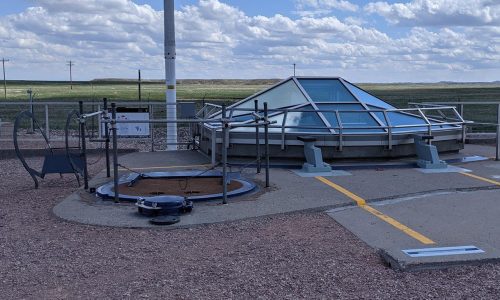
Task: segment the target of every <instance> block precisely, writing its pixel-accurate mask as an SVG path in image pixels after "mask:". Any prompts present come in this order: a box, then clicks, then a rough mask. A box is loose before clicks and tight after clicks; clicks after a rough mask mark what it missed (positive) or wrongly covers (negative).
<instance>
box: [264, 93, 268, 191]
mask: <svg viewBox="0 0 500 300" xmlns="http://www.w3.org/2000/svg"><path fill="white" fill-rule="evenodd" d="M268 116H269V114H268V111H267V102H264V122H265V123H264V136H265V141H266V142H265V143H266V147H265V150H264V151H265V155H266V188H267V187H269V118H268Z"/></svg>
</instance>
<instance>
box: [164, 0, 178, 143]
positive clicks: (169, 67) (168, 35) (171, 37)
mask: <svg viewBox="0 0 500 300" xmlns="http://www.w3.org/2000/svg"><path fill="white" fill-rule="evenodd" d="M163 3H164V7H165V8H164V11H165V17H164V18H165V79H166V84H167V92H166V100H167V120H177V104H176V102H177V99H176V98H177V95H176V90H175V85H176V84H175V55H176V53H175V20H174V0H164V2H163ZM176 144H177V124H176V123H168V124H167V150H177V145H176Z"/></svg>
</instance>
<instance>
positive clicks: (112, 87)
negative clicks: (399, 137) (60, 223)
mask: <svg viewBox="0 0 500 300" xmlns="http://www.w3.org/2000/svg"><path fill="white" fill-rule="evenodd" d="M276 82H278V80H276V79H269V80H179V82H178V85H177V96H178V99H180V100H182V99H197V100H201V99H205V100H207V101H208V102H214V101H215V100H222V101H217V103H221V102H225V103H231V102H234V101H237V100H239V99H243V98H246V97H248V96H250V95H252V94H254V93H256V92H258V91H260V90H262V89H264V88H266V87H269V86H271V85H273V84H275V83H276ZM359 85H360V87H362V88H363V89H365V90H367V91H369V92H370V93H372V94H374V95H375V96H377V97H379V98H381V99H383V100H385V101H387V102H389V103H390V104H392V105H394V106H396V107H399V108H404V107H407V106H408V102H427V101H428V102H431V101H440V102H442V101H500V82H496V83H433V84H420V83H398V84H377V83H364V84H359ZM7 86H8V89H7V94H8V100H9V101H27V100H28V95H27V93H26V90H27V89H29V88H31V89H32V90H33V93H34V95H35V101H38V102H40V101H78V100H83V101H89V102H90V101H92V102H94V103H97V102H99V101H100V99H102V98H104V97H106V98H108V99H109V100H110V101H123V100H130V101H137V100H138V87H137V83H136V82H133V81H127V80H119V79H116V80H94V81H90V82H75V83H74V84H73V89H70V85H69V82H30V81H12V82H8V84H7ZM0 97H1V93H0ZM164 99H165V85H164V83H162V82H161V81H145V82H143V83H142V100H143V101H164ZM2 101H4V100H3V97H2V98H0V104H1V102H2ZM465 117H466V118H467V119H470V120H476V121H481V122H491V123H492V122H494V121H495V117H496V111H495V110H494V109H493V108H492V107H491V106H474V107H472V106H471V107H467V109H466V113H465Z"/></svg>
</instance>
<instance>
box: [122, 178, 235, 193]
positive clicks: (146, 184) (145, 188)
mask: <svg viewBox="0 0 500 300" xmlns="http://www.w3.org/2000/svg"><path fill="white" fill-rule="evenodd" d="M242 186H243V184H242V183H241V182H239V181H236V180H231V183H230V184H229V185H228V186H227V191H228V192H231V191H234V190H237V189H239V188H241V187H242ZM118 188H119V190H120V194H125V195H131V196H146V197H149V196H162V195H175V196H182V197H184V196H203V195H211V194H218V193H222V178H220V177H198V178H187V177H186V178H146V179H141V180H139V181H137V182H136V183H135V185H134V186H131V187H129V186H128V183H124V184H120V185H119V186H118Z"/></svg>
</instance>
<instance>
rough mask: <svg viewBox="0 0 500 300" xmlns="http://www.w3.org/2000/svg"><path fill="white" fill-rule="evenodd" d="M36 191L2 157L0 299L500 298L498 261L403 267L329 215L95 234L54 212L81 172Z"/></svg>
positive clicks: (18, 168) (105, 230)
mask: <svg viewBox="0 0 500 300" xmlns="http://www.w3.org/2000/svg"><path fill="white" fill-rule="evenodd" d="M37 162H38V163H40V159H38V161H37ZM101 167H102V166H100V165H99V164H96V165H93V166H91V169H90V171H91V173H95V172H97V171H98V170H99V169H100V168H101ZM32 186H33V184H32V182H31V180H30V179H29V177H28V175H27V174H26V172H25V171H24V170H23V169H22V167H21V165H20V163H19V162H18V161H17V160H14V159H9V160H0V207H1V209H0V299H157V298H163V299H170V298H175V299H198V298H204V299H207V298H208V299H221V298H237V299H248V298H252V299H253V298H263V299H269V298H273V299H276V298H279V299H282V298H285V299H298V298H308V299H309V298H322V299H332V298H344V299H357V298H369V299H380V298H393V299H400V298H405V299H406V298H419V299H420V298H449V299H455V298H461V299H469V298H478V299H498V298H499V297H500V285H499V284H498V282H499V280H500V265H483V266H467V267H460V268H453V269H449V270H439V271H423V272H417V273H401V272H395V271H393V270H391V269H388V268H387V267H386V266H384V265H383V264H382V262H381V260H380V259H379V257H378V256H377V254H376V253H375V251H374V250H373V249H371V248H369V247H368V246H366V245H365V244H364V243H363V242H361V241H359V240H358V239H357V238H356V237H355V236H354V235H352V234H351V233H350V232H348V231H347V230H345V229H344V228H343V227H341V226H340V225H339V224H337V223H336V222H335V221H334V220H332V219H331V218H329V217H328V216H326V214H324V213H294V214H288V215H278V216H272V217H264V218H257V219H251V220H244V221H238V222H231V223H225V224H214V225H208V226H202V227H195V228H191V229H178V230H162V229H150V230H144V229H140V230H139V229H117V228H106V227H95V226H88V225H81V224H73V223H68V222H65V221H62V220H60V219H57V218H56V217H55V216H53V215H52V214H51V209H52V207H53V206H54V205H55V204H56V203H58V202H59V201H61V200H62V199H63V198H64V197H65V196H67V195H68V194H69V193H71V192H72V191H74V190H75V189H76V187H75V183H74V179H73V178H72V176H69V175H66V176H65V177H64V178H63V179H60V178H59V177H58V176H50V177H49V178H48V179H46V180H44V181H43V182H42V184H41V187H40V189H39V190H33V189H32Z"/></svg>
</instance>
